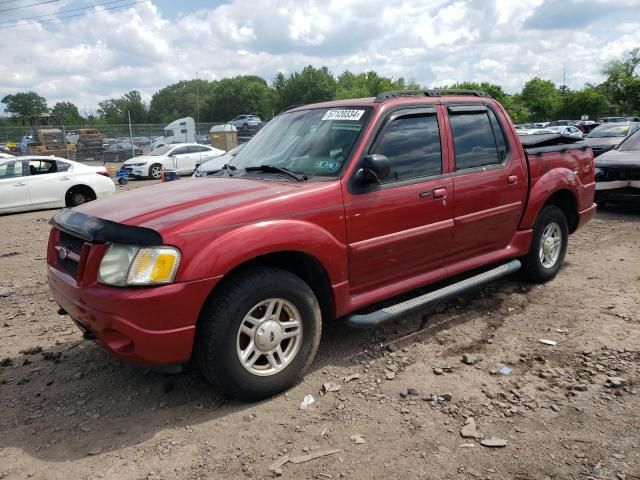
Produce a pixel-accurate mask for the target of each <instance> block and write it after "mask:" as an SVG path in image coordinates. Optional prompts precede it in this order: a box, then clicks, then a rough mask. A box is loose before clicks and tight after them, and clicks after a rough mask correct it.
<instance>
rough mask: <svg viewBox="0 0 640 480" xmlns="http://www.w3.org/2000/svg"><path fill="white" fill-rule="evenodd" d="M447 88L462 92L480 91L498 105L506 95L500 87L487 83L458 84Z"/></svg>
mask: <svg viewBox="0 0 640 480" xmlns="http://www.w3.org/2000/svg"><path fill="white" fill-rule="evenodd" d="M448 88H460V89H464V90H480V91H481V92H485V93H488V94H489V95H491V96H492V97H493V98H495V99H496V100H498V101H499V102H500V103H502V102H503V101H504V99H505V98H506V97H507V94H506V93H505V92H504V90H502V87H501V86H500V85H495V84H493V83H489V82H481V83H478V82H458V83H454V84H453V85H451V86H450V87H448Z"/></svg>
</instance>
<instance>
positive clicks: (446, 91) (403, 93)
mask: <svg viewBox="0 0 640 480" xmlns="http://www.w3.org/2000/svg"><path fill="white" fill-rule="evenodd" d="M445 95H471V96H474V97H486V98H491V95H489V94H488V93H486V92H483V91H480V90H465V89H459V88H432V89H429V90H395V91H392V92H382V93H379V94H378V95H377V96H376V99H375V101H376V102H383V101H385V100H391V99H392V98H398V97H422V96H424V97H442V96H445Z"/></svg>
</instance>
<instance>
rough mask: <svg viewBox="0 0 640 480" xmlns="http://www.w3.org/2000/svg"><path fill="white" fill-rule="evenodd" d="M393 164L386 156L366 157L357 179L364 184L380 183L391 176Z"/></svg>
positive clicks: (374, 155) (375, 154)
mask: <svg viewBox="0 0 640 480" xmlns="http://www.w3.org/2000/svg"><path fill="white" fill-rule="evenodd" d="M390 172H391V164H390V163H389V159H388V158H387V157H386V156H385V155H380V154H378V153H373V154H370V155H367V156H366V157H364V159H363V162H362V168H360V170H358V172H357V173H356V178H357V179H358V180H359V181H361V182H362V183H366V184H371V183H380V181H381V180H384V179H385V178H387V177H388V176H389V173H390Z"/></svg>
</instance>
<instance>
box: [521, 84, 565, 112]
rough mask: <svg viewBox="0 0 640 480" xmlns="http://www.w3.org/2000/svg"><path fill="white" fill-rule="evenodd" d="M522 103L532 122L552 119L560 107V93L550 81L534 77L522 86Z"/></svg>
mask: <svg viewBox="0 0 640 480" xmlns="http://www.w3.org/2000/svg"><path fill="white" fill-rule="evenodd" d="M522 101H523V103H524V104H525V106H526V107H527V109H528V110H529V111H530V112H531V116H532V120H534V121H544V120H551V119H553V118H554V117H555V116H556V114H557V112H558V108H559V107H560V101H561V99H560V93H559V92H558V90H557V89H556V86H555V85H554V84H553V82H551V81H550V80H542V79H541V78H538V77H534V78H532V79H531V80H529V81H528V82H527V83H525V84H524V88H523V89H522Z"/></svg>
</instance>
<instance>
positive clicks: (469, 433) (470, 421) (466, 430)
mask: <svg viewBox="0 0 640 480" xmlns="http://www.w3.org/2000/svg"><path fill="white" fill-rule="evenodd" d="M460 436H461V437H462V438H475V439H478V438H481V436H482V435H480V433H478V431H477V430H476V421H475V419H474V418H473V417H469V418H467V419H466V421H465V422H464V426H463V427H462V430H460Z"/></svg>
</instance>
